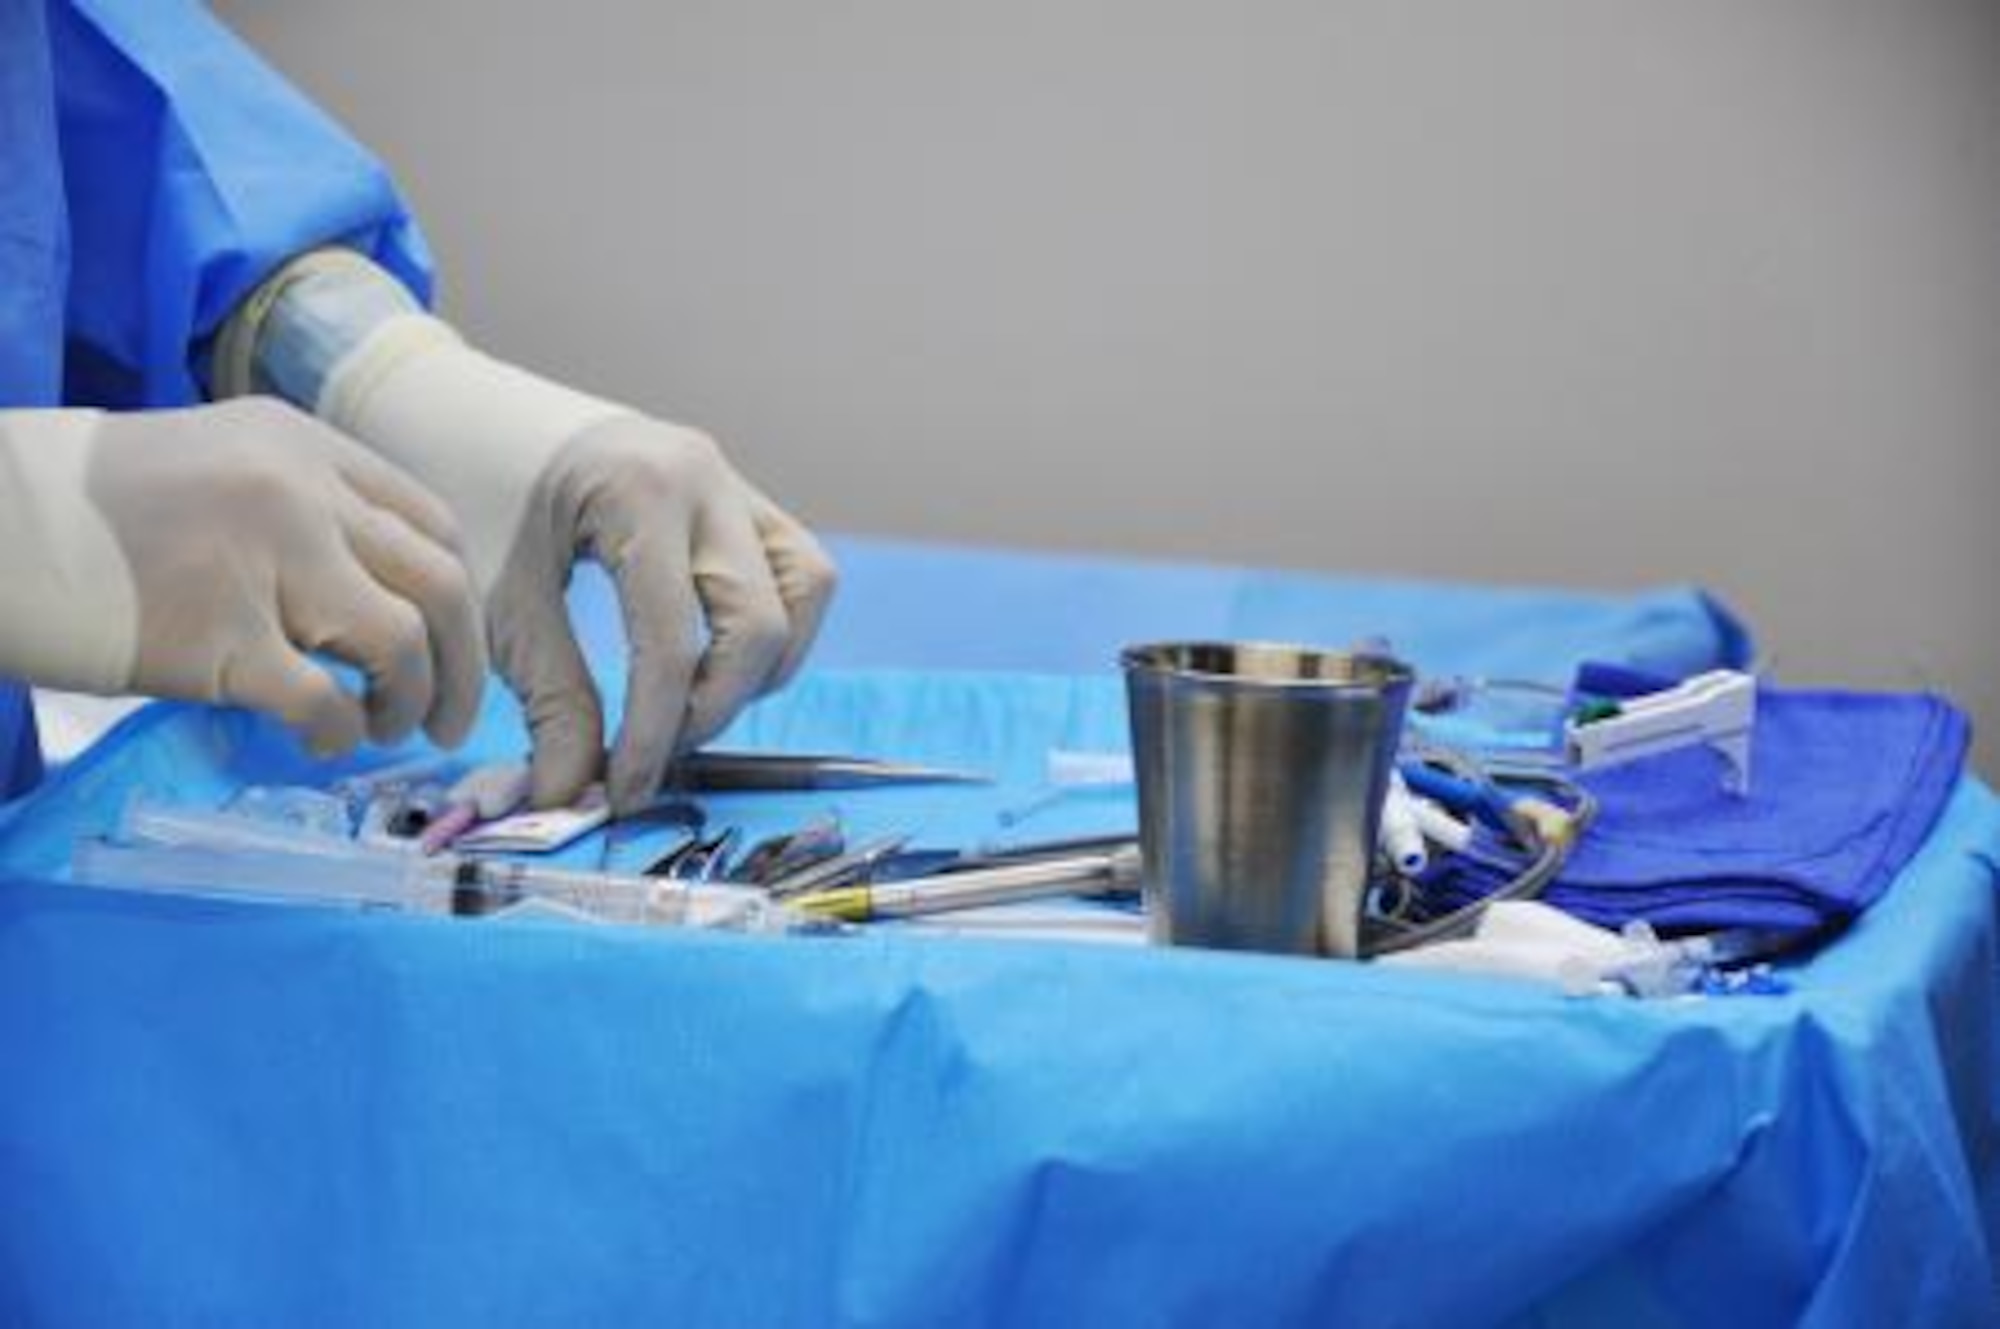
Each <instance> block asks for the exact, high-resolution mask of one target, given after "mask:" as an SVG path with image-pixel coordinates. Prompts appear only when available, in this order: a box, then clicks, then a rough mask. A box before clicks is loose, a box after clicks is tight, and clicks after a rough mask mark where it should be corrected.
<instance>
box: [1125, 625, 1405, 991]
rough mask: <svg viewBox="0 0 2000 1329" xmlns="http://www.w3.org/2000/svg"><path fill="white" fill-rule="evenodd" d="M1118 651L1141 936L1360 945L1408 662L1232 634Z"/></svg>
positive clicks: (1279, 947) (1291, 945) (1334, 947)
mask: <svg viewBox="0 0 2000 1329" xmlns="http://www.w3.org/2000/svg"><path fill="white" fill-rule="evenodd" d="M1121 663H1122V664H1123V665H1124V669H1125V689H1126V699H1127V703H1128V705H1129V707H1130V710H1131V719H1132V754H1133V758H1134V764H1135V766H1136V769H1137V775H1138V789H1139V848H1140V852H1141V854H1142V855H1143V858H1144V868H1143V880H1144V885H1145V892H1146V914H1147V926H1148V930H1149V932H1150V933H1151V935H1152V937H1153V940H1155V941H1160V942H1166V943H1168V944H1171V945H1175V946H1217V947H1224V948H1228V949H1232V950H1258V951H1281V952H1288V953H1293V954H1300V955H1314V954H1317V955H1333V956H1346V957H1352V956H1355V955H1358V954H1359V953H1360V949H1361V909H1362V903H1363V897H1364V895H1365V894H1366V892H1367V889H1368V871H1369V865H1370V863H1371V861H1372V859H1373V857H1374V845H1375V832H1376V824H1377V822H1378V820H1379V819H1380V816H1381V807H1382V795H1383V790H1384V788H1385V786H1386V784H1387V782H1388V779H1389V770H1390V767H1391V765H1392V763H1393V762H1394V761H1395V756H1396V744H1397V742H1398V741H1399V739H1400V738H1401V735H1402V728H1403V712H1404V709H1405V707H1406V706H1407V704H1408V702H1409V693H1410V682H1411V671H1410V669H1409V667H1408V666H1407V665H1404V664H1402V663H1400V662H1398V661H1396V660H1393V659H1390V658H1388V657H1387V656H1380V655H1357V654H1351V653H1347V652H1340V651H1323V650H1315V649H1313V648H1311V647H1305V646H1284V645H1266V644H1261V643H1243V642H1182V643H1166V644H1161V645H1153V646H1135V647H1132V648H1131V649H1129V650H1127V651H1126V652H1124V654H1123V656H1122V658H1121Z"/></svg>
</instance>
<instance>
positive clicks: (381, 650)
mask: <svg viewBox="0 0 2000 1329" xmlns="http://www.w3.org/2000/svg"><path fill="white" fill-rule="evenodd" d="M457 540H458V536H457V526H456V523H455V522H454V521H453V519H452V517H451V515H450V514H449V513H448V512H447V511H446V510H445V509H444V507H443V506H442V505H441V504H440V503H438V501H437V500H436V499H434V498H432V497H431V496H430V495H429V494H428V493H426V492H425V491H424V490H423V488H422V487H420V486H419V485H418V484H417V482H416V481H414V480H412V479H410V478H409V477H408V476H406V475H404V474H403V473H402V472H400V471H398V470H396V468H395V467H393V466H391V465H389V464H388V463H387V462H384V461H383V460H382V459H381V458H379V457H376V456H374V455H372V454H370V453H369V452H368V451H367V450H365V449H364V448H362V447H360V446H359V445H357V444H356V443H354V442H352V441H351V440H348V439H345V438H342V437H340V436H339V435H338V434H336V433H335V432H334V431H333V430H331V429H328V428H327V427H326V426H325V425H323V424H321V423H319V422H318V421H316V420H314V419H312V418H311V417H310V416H306V415H303V414H301V413H299V412H297V411H295V410H293V409H292V408H290V407H288V406H286V405H284V404H283V403H281V402H278V401H276V400H273V399H270V398H249V399H245V400H243V401H240V402H232V403H230V404H228V405H224V406H212V407H204V408H200V409H196V410H185V411H160V412H153V413H147V414H137V415H107V414H103V413H100V412H96V411H18V412H9V413H0V568H4V569H5V572H4V575H0V675H11V676H13V677H16V678H22V679H26V680H28V681H30V682H35V683H40V684H44V685H47V686H51V687H60V688H66V689H71V690H75V691H82V692H99V693H125V692H137V693H144V694H148V695H153V696H160V697H175V698H180V699H183V700H191V701H208V702H223V703H234V704H240V705H244V706H249V707H252V708H255V709H258V710H263V711H268V712H271V713H272V714H275V715H277V716H279V717H280V718H282V719H283V720H285V721H286V722H287V723H288V724H290V725H292V726H293V727H294V728H296V729H297V730H298V731H299V732H300V734H301V735H302V736H303V737H304V739H305V741H306V742H307V744H308V745H309V746H311V747H312V748H313V750H314V751H316V752H319V753H321V754H331V753H335V752H339V751H342V750H345V749H347V748H350V747H352V746H354V745H355V744H356V743H358V742H359V741H360V740H361V738H362V736H363V734H364V733H365V734H366V735H367V736H369V737H371V738H373V739H375V740H376V741H378V742H385V743H386V742H393V741H395V740H397V739H400V738H402V737H404V736H405V735H406V734H408V733H409V732H410V730H411V729H413V728H414V727H415V726H416V725H417V724H419V723H422V724H423V726H424V728H425V729H426V731H427V732H428V733H429V734H430V735H431V737H432V738H434V739H436V740H437V741H438V742H440V743H444V744H453V743H456V742H458V741H459V740H460V739H462V738H463V737H464V736H465V733H466V731H467V730H468V729H469V728H470V727H471V725H472V722H473V721H474V720H475V719H476V718H477V715H478V709H479V693H480V689H481V686H482V684H483V682H484V679H485V674H486V655H485V650H484V647H483V644H482V639H481V635H480V623H479V612H478V605H477V602H476V601H475V599H474V597H473V593H472V589H471V584H470V581H469V579H468V577H467V574H466V571H465V569H464V566H463V564H462V563H461V562H460V559H459V556H458V554H457V552H456V547H457ZM313 651H322V652H325V653H326V654H328V655H330V656H333V657H336V658H338V659H341V660H344V661H347V662H349V663H351V664H353V665H355V666H358V667H359V668H360V669H361V671H362V672H363V673H364V674H365V675H366V678H367V691H366V696H365V698H360V697H356V696H354V695H352V694H350V693H348V692H347V691H345V690H343V689H342V688H341V687H340V686H339V684H338V683H336V681H335V680H334V678H333V677H332V676H331V675H330V674H329V673H328V672H327V671H326V670H325V669H323V668H321V667H319V666H318V665H316V664H314V663H313V662H312V660H310V659H309V658H308V653H309V652H313Z"/></svg>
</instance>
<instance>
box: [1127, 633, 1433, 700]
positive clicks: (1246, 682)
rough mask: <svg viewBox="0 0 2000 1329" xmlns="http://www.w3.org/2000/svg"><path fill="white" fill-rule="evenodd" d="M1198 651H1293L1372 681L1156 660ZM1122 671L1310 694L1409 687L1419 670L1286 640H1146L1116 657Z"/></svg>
mask: <svg viewBox="0 0 2000 1329" xmlns="http://www.w3.org/2000/svg"><path fill="white" fill-rule="evenodd" d="M1199 651H1230V652H1245V651H1257V652H1270V653H1272V654H1284V653H1290V654H1293V655H1299V656H1316V657H1320V658H1323V659H1338V660H1342V661H1348V662H1351V663H1353V664H1355V665H1357V666H1360V672H1365V673H1367V674H1368V675H1369V676H1368V677H1360V678H1307V677H1299V678H1285V677H1264V676H1259V675H1254V674H1243V673H1227V672H1222V671H1219V670H1213V669H1196V668H1193V667H1192V666H1189V665H1185V664H1176V663H1174V662H1172V661H1171V660H1168V659H1162V658H1156V657H1160V656H1165V655H1168V654H1169V653H1174V652H1180V653H1190V654H1191V653H1194V652H1199ZM1118 663H1119V666H1120V668H1122V669H1123V670H1124V672H1125V673H1126V674H1128V675H1130V674H1150V675H1158V676H1162V677H1167V678H1177V679H1186V680H1188V681H1190V682H1195V683H1211V684H1219V685H1225V686H1229V687H1255V688H1273V689H1295V690H1300V691H1307V692H1381V691H1384V690H1386V689H1389V688H1394V687H1398V686H1401V685H1406V684H1409V683H1411V682H1413V681H1414V680H1415V678H1416V670H1415V669H1414V668H1412V667H1411V666H1410V665H1409V664H1408V663H1407V662H1405V661H1403V660H1399V659H1397V658H1396V657H1395V656H1393V655H1385V654H1382V653H1381V652H1379V651H1353V650H1343V649H1340V648H1337V647H1328V646H1313V645H1309V644H1305V643H1301V642H1288V641H1262V640H1258V641H1223V640H1219V639H1212V638H1210V639H1197V640H1188V641H1155V642H1142V643H1140V644H1138V645H1135V646H1127V647H1125V648H1124V649H1123V650H1121V651H1120V652H1119V653H1118Z"/></svg>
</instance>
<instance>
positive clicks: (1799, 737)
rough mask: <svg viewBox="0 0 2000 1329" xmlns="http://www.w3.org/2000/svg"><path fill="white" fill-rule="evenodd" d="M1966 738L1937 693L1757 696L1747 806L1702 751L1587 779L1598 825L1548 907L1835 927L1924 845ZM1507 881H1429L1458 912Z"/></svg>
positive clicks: (1589, 915)
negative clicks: (1470, 900)
mask: <svg viewBox="0 0 2000 1329" xmlns="http://www.w3.org/2000/svg"><path fill="white" fill-rule="evenodd" d="M1627 677H1630V676H1629V675H1627ZM1608 678H1609V675H1608V674H1606V673H1603V672H1598V673H1595V674H1590V675H1587V676H1586V680H1585V681H1586V682H1587V683H1589V684H1590V685H1591V686H1589V687H1588V688H1586V690H1588V691H1594V692H1598V693H1600V694H1602V693H1606V692H1607V691H1609V690H1608V689H1607V688H1606V687H1605V684H1606V682H1607V680H1608ZM1610 695H1632V693H1631V690H1630V689H1625V688H1621V689H1619V690H1617V691H1615V692H1612V693H1611V694H1610ZM1970 733H1971V727H1970V725H1969V724H1968V723H1967V721H1966V718H1965V716H1964V714H1963V713H1962V712H1961V711H1959V710H1958V708H1957V707H1955V706H1953V705H1952V704H1951V703H1950V702H1948V701H1946V700H1945V699H1943V698H1942V697H1936V696H1928V695H1920V696H1892V695H1884V694H1873V693H1851V692H1815V691H1793V690H1787V689H1782V688H1774V687H1769V686H1765V687H1761V688H1760V689H1759V691H1758V698H1757V723H1756V730H1755V735H1754V740H1753V743H1752V761H1751V786H1750V792H1749V794H1748V796H1747V797H1740V796H1738V795H1735V794H1732V793H1730V792H1728V791H1727V790H1725V789H1724V788H1723V787H1722V778H1723V773H1724V769H1725V763H1724V761H1723V759H1722V757H1721V756H1720V755H1719V754H1718V753H1716V752H1714V751H1713V750H1711V749H1708V748H1704V747H1696V748H1686V749H1682V750H1680V751H1678V752H1672V753H1667V754H1664V755H1662V756H1658V757H1653V758H1649V759H1646V760H1643V761H1637V762H1633V763H1631V764H1629V765H1625V766H1616V767H1612V768H1610V769H1607V770H1603V771H1596V772H1590V773H1586V774H1585V775H1584V776H1583V777H1582V778H1581V783H1582V784H1583V785H1584V786H1585V787H1586V788H1588V789H1589V790H1590V791H1591V792H1592V793H1593V794H1595V795H1596V796H1597V799H1598V803H1599V813H1598V818H1597V822H1596V824H1595V825H1593V826H1592V828H1591V830H1590V833H1589V834H1588V835H1587V836H1585V837H1584V838H1583V840H1582V842H1581V843H1580V844H1579V845H1578V846H1577V848H1576V851H1575V853H1574V854H1573V855H1572V856H1571V858H1570V860H1569V862H1568V863H1567V864H1566V865H1565V866H1564V868H1563V871H1562V873H1561V875H1559V876H1558V877H1557V878H1556V880H1555V882H1554V884H1552V885H1551V886H1550V887H1549V889H1548V891H1547V893H1546V895H1545V896H1544V898H1545V899H1546V900H1547V901H1548V902H1549V903H1550V904H1553V905H1555V906H1556V907H1558V908H1560V909H1564V910H1567V911H1568V912H1570V913H1573V914H1575V915H1577V916H1578V917H1580V918H1585V919H1588V920H1590V921H1591V922H1594V923H1600V924H1603V925H1604V926H1606V927H1619V926H1622V925H1623V924H1624V923H1626V922H1628V921H1630V920H1633V919H1644V920H1645V921H1647V922H1649V923H1651V924H1653V925H1654V926H1655V927H1656V928H1660V929H1663V930H1675V931H1708V930H1712V929H1717V928H1728V927H1755V928H1772V929H1779V930H1793V931H1801V932H1803V931H1811V930H1814V929H1817V928H1820V927H1823V926H1830V925H1837V924H1839V923H1841V922H1844V921H1846V920H1847V919H1850V918H1852V917H1853V916H1854V915H1855V914H1857V913H1859V912H1860V911H1861V910H1863V909H1866V908H1867V907H1868V906H1869V905H1871V904H1873V903H1874V902H1875V901H1876V900H1877V899H1879V898H1880V897H1881V895H1882V892H1883V891H1884V890H1886V889H1887V888H1888V885H1889V883H1890V882H1891V881H1893V880H1894V879H1895V876H1896V873H1897V872H1898V871H1899V870H1900V869H1901V868H1902V866H1903V864H1904V863H1906V862H1907V861H1908V860H1909V858H1910V856H1911V855H1912V854H1913V853H1915V852H1916V850H1917V848H1918V846H1920V845H1921V844H1923V842H1924V839H1925V837H1926V836H1927V835H1928V834H1929V833H1930V830H1931V827H1932V825H1933V824H1934V823H1935V822H1936V820H1937V818H1938V816H1939V815H1940V813H1941V812H1942V811H1943V809H1944V806H1945V804H1946V802H1947V801H1948V800H1949V798H1950V797H1951V792H1952V790H1953V789H1954V788H1955V787H1957V784H1958V781H1959V778H1960V775H1961V774H1962V772H1963V770H1964V765H1965V754H1966V748H1967V745H1968V743H1969V740H1970ZM1501 880H1502V874H1501V873H1500V872H1499V871H1497V870H1495V869H1494V868H1491V867H1487V866H1483V865H1481V866H1472V867H1465V868H1459V869H1451V870H1447V871H1446V872H1444V873H1441V874H1440V877H1439V880H1438V881H1437V882H1436V883H1434V884H1435V885H1437V886H1438V887H1439V888H1440V890H1441V893H1442V894H1443V895H1444V896H1445V898H1446V899H1448V900H1450V901H1451V902H1453V903H1459V902H1463V901H1464V900H1465V899H1468V898H1473V897H1476V896H1479V895H1483V894H1485V893H1487V892H1488V891H1490V890H1492V889H1493V888H1494V887H1496V886H1498V885H1499V883H1500V881H1501Z"/></svg>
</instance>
